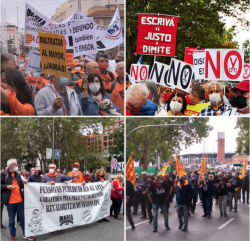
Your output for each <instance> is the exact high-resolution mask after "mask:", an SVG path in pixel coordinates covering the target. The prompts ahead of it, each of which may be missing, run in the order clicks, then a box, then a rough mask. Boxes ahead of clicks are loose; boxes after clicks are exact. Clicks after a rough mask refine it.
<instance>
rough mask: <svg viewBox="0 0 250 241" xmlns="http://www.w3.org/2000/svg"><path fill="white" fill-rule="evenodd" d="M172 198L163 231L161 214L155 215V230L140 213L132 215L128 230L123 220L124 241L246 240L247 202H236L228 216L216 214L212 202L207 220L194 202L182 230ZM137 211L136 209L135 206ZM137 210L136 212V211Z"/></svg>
mask: <svg viewBox="0 0 250 241" xmlns="http://www.w3.org/2000/svg"><path fill="white" fill-rule="evenodd" d="M175 205H176V201H175V199H174V201H173V203H172V204H171V206H170V210H169V216H168V220H169V227H170V229H171V230H169V231H167V230H166V229H165V226H164V218H163V215H161V214H160V213H159V215H158V232H157V233H153V224H149V223H148V220H145V219H144V220H142V219H140V217H141V216H142V215H141V214H138V215H133V216H132V217H133V220H134V223H135V225H136V227H135V230H132V229H131V227H130V224H129V222H128V221H127V220H126V240H127V241H140V240H143V241H161V240H164V241H166V240H167V241H184V240H185V241H249V230H250V229H249V209H250V205H247V204H242V202H240V203H239V204H238V212H228V210H229V207H227V214H228V217H220V212H219V206H218V205H213V212H212V216H211V218H210V219H207V218H202V217H201V216H202V215H203V209H202V206H201V204H199V203H197V205H196V211H195V213H194V214H191V216H190V217H189V220H188V231H186V232H183V231H181V230H179V229H178V226H179V222H178V218H177V213H176V208H175V207H174V206H175ZM139 210H140V208H139ZM139 213H140V212H139Z"/></svg>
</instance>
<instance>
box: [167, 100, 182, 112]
mask: <svg viewBox="0 0 250 241" xmlns="http://www.w3.org/2000/svg"><path fill="white" fill-rule="evenodd" d="M181 108H182V104H181V103H179V102H178V101H171V103H170V109H171V110H172V111H175V113H178V112H180V111H181Z"/></svg>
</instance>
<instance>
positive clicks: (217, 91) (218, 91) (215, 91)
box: [208, 89, 221, 94]
mask: <svg viewBox="0 0 250 241" xmlns="http://www.w3.org/2000/svg"><path fill="white" fill-rule="evenodd" d="M208 93H209V94H213V93H216V94H218V93H221V91H220V90H218V89H217V90H210V91H209V92H208Z"/></svg>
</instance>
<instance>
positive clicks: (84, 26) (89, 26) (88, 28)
mask: <svg viewBox="0 0 250 241" xmlns="http://www.w3.org/2000/svg"><path fill="white" fill-rule="evenodd" d="M71 27H72V33H73V46H74V57H77V56H80V55H85V54H96V53H97V49H96V37H95V22H94V19H93V18H85V19H83V20H81V21H77V22H74V23H72V25H71Z"/></svg>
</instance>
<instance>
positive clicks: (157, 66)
mask: <svg viewBox="0 0 250 241" xmlns="http://www.w3.org/2000/svg"><path fill="white" fill-rule="evenodd" d="M168 70H169V65H167V64H162V63H160V62H157V61H155V62H154V65H153V67H152V69H151V72H150V75H149V79H151V80H153V81H154V82H155V83H156V84H159V85H163V86H166V87H168V86H167V84H165V82H166V80H167V75H168Z"/></svg>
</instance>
